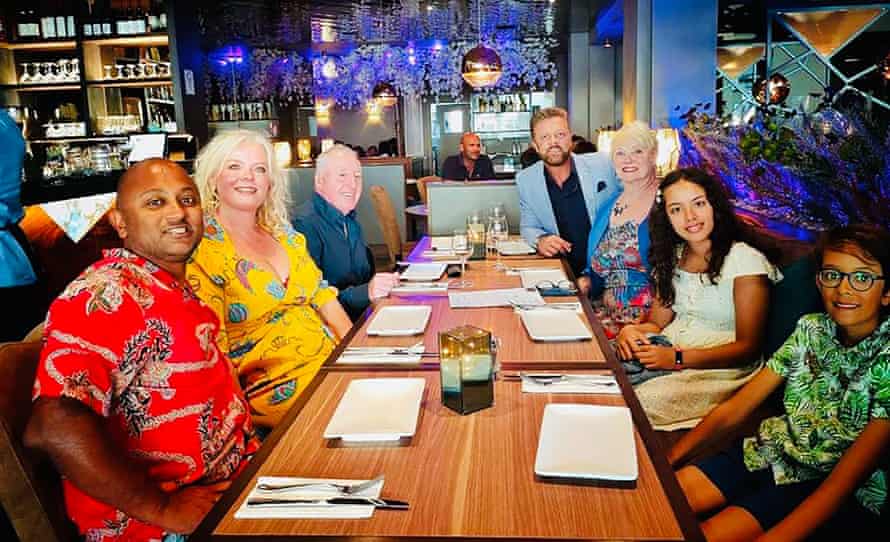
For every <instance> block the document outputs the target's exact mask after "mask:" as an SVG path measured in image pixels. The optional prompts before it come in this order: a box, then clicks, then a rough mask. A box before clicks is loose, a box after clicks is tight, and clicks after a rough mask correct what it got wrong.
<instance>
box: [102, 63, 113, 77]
mask: <svg viewBox="0 0 890 542" xmlns="http://www.w3.org/2000/svg"><path fill="white" fill-rule="evenodd" d="M102 68H103V69H104V70H105V79H111V68H112V66H111V65H110V64H106V65H104V66H102Z"/></svg>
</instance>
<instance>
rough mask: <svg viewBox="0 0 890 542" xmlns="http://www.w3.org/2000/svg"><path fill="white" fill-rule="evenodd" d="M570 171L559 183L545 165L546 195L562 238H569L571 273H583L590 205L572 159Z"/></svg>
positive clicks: (588, 232) (588, 230)
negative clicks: (586, 203) (585, 199)
mask: <svg viewBox="0 0 890 542" xmlns="http://www.w3.org/2000/svg"><path fill="white" fill-rule="evenodd" d="M569 163H571V166H572V169H571V173H569V176H568V178H566V179H565V181H563V182H562V185H560V183H558V182H557V180H556V179H554V177H553V176H552V175H551V173H550V171H549V169H548V168H544V179H545V181H546V183H547V194H548V195H549V196H550V205H551V207H553V216H555V217H556V227H557V228H559V232H560V234H561V237H562V239H564V240H565V241H568V243H569V245H570V248H569V249H568V252H567V253H566V259H567V260H568V262H569V266H571V268H572V272H573V273H575V275H576V276H580V275H581V272H582V271H583V270H584V268H586V267H587V237H588V235H590V216H589V215H588V214H587V206H586V205H585V204H584V192H583V190H582V189H581V181H580V180H579V179H578V170H577V169H576V168H575V164H574V163H573V162H572V161H569Z"/></svg>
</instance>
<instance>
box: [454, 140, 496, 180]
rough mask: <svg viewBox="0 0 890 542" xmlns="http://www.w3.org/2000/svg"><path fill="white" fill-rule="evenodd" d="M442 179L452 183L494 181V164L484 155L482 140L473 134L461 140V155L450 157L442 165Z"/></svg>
mask: <svg viewBox="0 0 890 542" xmlns="http://www.w3.org/2000/svg"><path fill="white" fill-rule="evenodd" d="M442 178H443V179H448V180H451V181H470V180H474V179H494V164H493V163H492V162H491V158H489V157H488V156H486V155H484V154H482V140H481V139H479V136H478V135H476V134H474V133H473V132H467V133H465V134H464V135H463V136H461V138H460V154H457V155H454V156H449V157H448V158H446V159H445V163H443V164H442Z"/></svg>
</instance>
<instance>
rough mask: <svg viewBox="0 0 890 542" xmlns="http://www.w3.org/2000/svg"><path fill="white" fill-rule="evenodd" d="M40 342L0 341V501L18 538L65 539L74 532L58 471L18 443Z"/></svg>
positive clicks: (63, 541)
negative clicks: (66, 509) (66, 512)
mask: <svg viewBox="0 0 890 542" xmlns="http://www.w3.org/2000/svg"><path fill="white" fill-rule="evenodd" d="M41 347H42V342H40V341H32V342H11V343H2V344H0V503H2V505H3V508H4V510H6V515H7V516H8V517H9V521H10V523H12V526H13V528H15V531H16V534H17V535H18V538H19V540H20V542H38V541H39V542H67V541H69V540H79V537H78V536H77V534H76V530H75V528H74V525H73V524H72V523H71V522H70V521H69V520H68V517H67V516H66V514H65V505H64V500H63V498H62V486H61V480H60V478H59V474H58V472H56V470H55V469H54V468H53V466H52V464H51V463H50V461H49V460H48V458H46V457H44V456H41V455H40V454H38V453H37V452H34V451H32V450H27V449H25V447H24V445H23V444H22V434H23V433H24V431H25V426H26V425H27V423H28V418H29V417H30V415H31V390H32V388H33V386H34V375H35V374H36V372H37V363H38V362H39V360H40V348H41Z"/></svg>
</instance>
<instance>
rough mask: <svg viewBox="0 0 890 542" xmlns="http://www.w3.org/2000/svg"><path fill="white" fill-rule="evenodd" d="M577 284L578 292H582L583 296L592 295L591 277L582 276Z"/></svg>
mask: <svg viewBox="0 0 890 542" xmlns="http://www.w3.org/2000/svg"><path fill="white" fill-rule="evenodd" d="M575 282H576V283H577V284H578V291H579V292H581V296H582V297H587V295H588V294H590V277H588V276H581V277H578V280H577V281H575Z"/></svg>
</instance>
